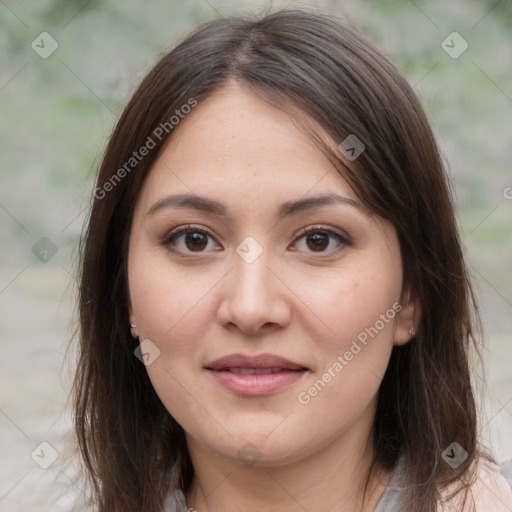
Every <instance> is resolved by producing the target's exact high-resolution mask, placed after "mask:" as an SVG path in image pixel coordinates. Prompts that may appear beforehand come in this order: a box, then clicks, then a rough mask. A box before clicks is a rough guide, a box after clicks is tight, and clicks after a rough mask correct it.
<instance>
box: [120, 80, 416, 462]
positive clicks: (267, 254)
mask: <svg viewBox="0 0 512 512" xmlns="http://www.w3.org/2000/svg"><path fill="white" fill-rule="evenodd" d="M339 142H341V141H339ZM182 229H183V230H185V231H183V232H179V233H178V232H177V231H178V230H182ZM304 230H307V232H305V231H304ZM128 272H129V288H130V306H129V310H130V320H131V323H134V324H136V325H137V330H138V332H139V335H140V340H141V342H142V352H143V353H145V354H147V355H146V356H145V358H146V359H145V361H146V364H147V371H148V374H149V377H150V379H151V382H152V384H153V386H154V388H155V390H156V392H157V393H158V396H159V397H160V399H161V401H162V402H163V404H164V405H165V407H166V408H167V410H168V411H169V413H170V414H171V415H172V416H173V417H174V418H175V419H176V420H177V421H178V423H180V425H181V426H182V427H183V428H184V430H185V431H186V434H187V442H188V444H189V449H190V450H192V451H194V450H195V451H201V450H202V451H203V452H209V453H212V452H214V453H215V454H216V455H217V456H222V457H227V458H228V459H238V460H239V461H240V462H244V461H245V462H247V461H248V460H253V461H254V462H256V461H259V464H262V465H265V464H266V465H269V466H272V465H274V466H277V465H280V464H285V463H289V462H293V461H297V460H300V459H302V458H304V457H306V456H309V455H312V454H313V453H315V452H318V451H319V450H321V449H325V448H327V447H330V446H332V445H333V443H334V444H335V443H341V442H347V441H348V440H350V446H351V447H352V448H355V447H357V446H362V445H363V444H364V442H366V440H367V437H368V434H369V432H370V429H371V425H372V422H373V417H374V413H375V406H376V393H377V391H378V388H379V385H380V383H381V380H382V377H383V375H384V372H385V370H386V366H387V364H388V360H389V357H390V352H391V349H392V347H393V344H403V343H406V342H407V341H408V339H409V334H408V331H409V328H410V327H411V326H412V325H413V324H414V322H413V318H412V309H411V308H412V306H411V305H410V304H408V303H405V302H404V301H405V297H404V295H405V294H403V293H402V263H401V258H400V250H399V244H398V241H397V235H396V232H395V229H394V228H393V226H392V225H391V224H390V223H389V222H387V221H385V220H383V219H379V218H375V217H372V216H371V215H369V213H368V212H367V211H366V210H365V208H364V207H363V206H362V204H361V203H360V201H359V200H358V199H357V197H356V195H355V194H354V192H353V191H352V190H351V188H350V187H349V186H348V184H347V183H346V181H344V179H342V177H341V176H340V174H339V172H338V171H336V170H335V169H334V168H333V167H332V165H331V164H330V162H329V161H328V159H327V158H326V157H325V156H324V155H323V154H322V153H321V152H320V150H319V149H317V148H316V147H315V146H314V145H313V143H312V142H310V140H309V139H308V137H307V136H306V135H305V134H304V133H303V132H302V131H301V130H300V129H299V128H298V127H297V126H296V124H294V123H293V122H292V121H291V119H290V117H289V116H288V115H286V114H285V113H283V112H281V111H280V110H277V109H275V108H273V107H271V106H269V105H268V104H267V103H265V102H264V101H262V100H261V99H259V98H258V97H256V96H253V95H252V94H250V93H248V92H245V91H243V90H242V89H240V88H237V87H235V86H229V87H225V88H223V89H221V90H219V91H217V92H216V93H215V94H214V95H213V96H211V97H210V98H208V99H207V100H205V101H203V102H201V103H199V105H198V106H197V107H196V108H195V109H194V110H192V112H191V113H190V114H188V116H187V117H186V118H185V119H183V120H181V121H180V124H179V125H178V126H177V127H176V128H175V133H174V134H173V136H172V138H171V140H170V142H169V143H168V145H167V146H166V148H165V150H164V151H163V153H162V154H161V156H160V157H159V159H158V161H157V162H156V164H155V166H154V167H153V169H152V170H151V172H150V174H149V176H148V177H147V179H146V181H145V183H144V186H143V188H142V190H141V192H140V196H139V199H138V202H137V204H136V207H135V213H134V218H133V224H132V230H131V234H130V245H129V265H128ZM148 340H149V341H148ZM141 364H142V363H141Z"/></svg>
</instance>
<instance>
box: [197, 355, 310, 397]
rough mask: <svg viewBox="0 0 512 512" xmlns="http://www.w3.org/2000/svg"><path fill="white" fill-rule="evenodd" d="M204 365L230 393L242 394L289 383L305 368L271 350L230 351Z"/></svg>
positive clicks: (263, 391) (267, 390)
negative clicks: (245, 353) (240, 352)
mask: <svg viewBox="0 0 512 512" xmlns="http://www.w3.org/2000/svg"><path fill="white" fill-rule="evenodd" d="M204 369H205V370H207V371H208V372H209V373H210V374H211V375H212V377H213V378H214V379H215V380H216V381H217V382H219V383H220V384H222V385H223V386H224V387H226V388H228V389H229V390H230V391H232V392H233V393H236V394H240V395H245V396H259V395H267V394H270V393H273V392H275V391H278V390H280V389H283V388H285V387H289V386H290V385H292V384H294V383H296V382H297V381H298V380H300V379H301V378H302V377H303V376H304V375H305V374H306V373H307V372H308V371H309V369H308V368H307V367H305V366H303V365H301V364H299V363H295V362H293V361H290V360H288V359H285V358H283V357H280V356H275V355H272V354H260V355H258V356H246V355H243V354H231V355H229V356H225V357H222V358H220V359H217V360H215V361H213V362H211V363H208V364H207V365H206V366H205V367H204Z"/></svg>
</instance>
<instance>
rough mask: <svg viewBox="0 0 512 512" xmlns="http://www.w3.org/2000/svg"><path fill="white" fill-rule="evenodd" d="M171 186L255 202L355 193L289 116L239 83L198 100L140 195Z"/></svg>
mask: <svg viewBox="0 0 512 512" xmlns="http://www.w3.org/2000/svg"><path fill="white" fill-rule="evenodd" d="M171 190H172V191H176V192H183V193H195V194H205V195H210V196H212V195H213V196H215V197H216V198H223V199H225V200H227V198H229V199H231V200H234V199H237V198H238V200H241V199H242V198H245V199H244V200H245V201H247V200H250V201H255V203H258V204H262V203H263V202H264V200H265V198H276V199H277V198H281V199H282V200H283V201H284V200H286V199H289V198H290V196H292V197H294V198H296V197H302V196H304V195H305V194H308V193H312V194H318V193H340V194H343V195H345V196H346V197H350V198H353V199H355V198H356V196H355V194H354V193H353V191H352V190H351V189H350V187H349V186H348V184H347V183H346V182H345V180H344V179H343V178H342V177H341V175H340V173H339V171H338V170H336V169H335V168H334V167H333V165H332V163H331V162H330V160H329V159H328V158H327V156H326V155H325V154H324V153H323V152H322V151H321V150H320V149H319V148H318V147H317V146H316V145H315V143H314V142H313V141H312V140H311V139H310V138H309V136H308V135H307V134H306V133H305V130H304V129H303V128H302V127H300V126H299V125H298V123H297V122H296V121H294V119H293V117H292V116H291V115H290V114H288V113H287V112H284V111H282V110H280V109H278V108H276V107H274V106H272V105H270V104H269V103H267V102H265V101H264V100H263V99H262V98H260V97H259V96H256V95H255V94H253V93H251V92H249V91H247V90H244V89H242V88H240V87H238V86H235V85H229V86H226V87H223V88H222V89H219V90H218V91H216V92H215V93H214V94H212V95H211V96H209V97H208V98H207V99H205V100H203V101H201V102H199V103H198V105H197V107H195V109H194V110H192V111H191V112H190V114H188V115H187V116H186V117H185V118H184V119H183V120H181V121H180V123H179V125H178V126H177V127H176V128H175V129H174V131H173V134H172V137H171V138H170V140H169V142H168V143H167V145H166V147H165V149H164V150H163V152H162V153H161V155H160V156H159V158H158V160H157V162H156V163H155V165H154V166H153V168H152V170H151V171H150V173H149V176H148V178H147V179H146V182H145V185H144V187H143V191H142V194H141V201H145V200H149V199H154V198H156V197H158V196H159V195H162V194H163V193H164V192H165V193H168V192H170V191H171ZM285 198H286V199H285Z"/></svg>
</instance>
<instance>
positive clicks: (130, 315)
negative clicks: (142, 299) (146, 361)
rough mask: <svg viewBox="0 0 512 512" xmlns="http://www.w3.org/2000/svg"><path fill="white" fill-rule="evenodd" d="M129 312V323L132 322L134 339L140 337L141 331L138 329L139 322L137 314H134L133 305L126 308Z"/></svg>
mask: <svg viewBox="0 0 512 512" xmlns="http://www.w3.org/2000/svg"><path fill="white" fill-rule="evenodd" d="M126 308H127V310H128V321H129V322H130V332H131V335H132V337H133V338H138V337H139V331H138V329H137V321H136V320H135V314H134V313H133V308H132V305H131V303H128V305H127V306H126Z"/></svg>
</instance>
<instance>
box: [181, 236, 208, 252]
mask: <svg viewBox="0 0 512 512" xmlns="http://www.w3.org/2000/svg"><path fill="white" fill-rule="evenodd" d="M185 245H186V247H187V249H190V250H191V251H202V250H203V249H204V248H205V247H206V246H207V245H208V235H206V233H200V232H198V231H194V232H191V233H187V234H186V235H185Z"/></svg>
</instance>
